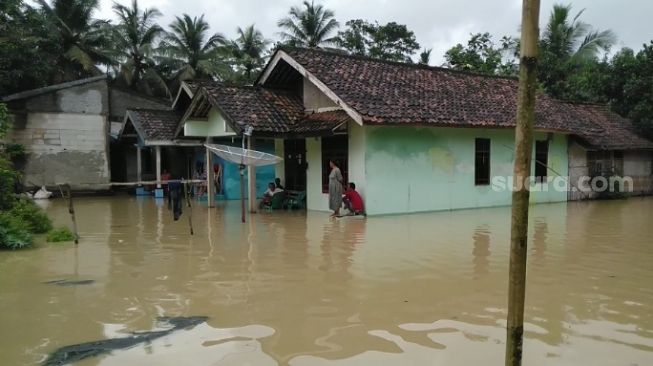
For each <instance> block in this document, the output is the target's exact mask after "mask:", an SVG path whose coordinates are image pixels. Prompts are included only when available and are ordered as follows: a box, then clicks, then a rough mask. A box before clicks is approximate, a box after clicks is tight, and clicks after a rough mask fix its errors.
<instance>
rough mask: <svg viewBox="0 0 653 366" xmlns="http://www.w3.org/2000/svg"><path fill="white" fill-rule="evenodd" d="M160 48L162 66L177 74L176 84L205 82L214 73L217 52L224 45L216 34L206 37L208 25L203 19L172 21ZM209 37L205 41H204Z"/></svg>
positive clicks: (186, 17) (176, 19)
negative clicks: (196, 79) (189, 80)
mask: <svg viewBox="0 0 653 366" xmlns="http://www.w3.org/2000/svg"><path fill="white" fill-rule="evenodd" d="M170 29H171V31H170V32H168V33H167V34H166V36H165V38H164V40H163V42H162V43H161V46H160V47H159V52H160V53H161V54H162V55H163V57H161V62H162V63H163V64H165V65H169V67H171V68H172V69H173V70H175V72H176V74H177V75H176V79H177V81H182V80H188V79H193V78H207V77H209V76H211V75H213V74H214V73H215V72H216V67H215V62H214V60H215V54H216V52H215V51H216V48H217V47H218V46H219V45H221V44H224V43H225V38H224V36H222V35H221V34H219V33H215V34H213V35H210V36H209V35H208V32H209V24H208V23H207V22H206V21H205V20H204V15H202V16H200V17H199V18H198V17H194V18H191V17H190V16H189V15H188V14H184V15H183V16H182V17H175V20H174V21H173V22H172V24H170ZM207 37H208V38H207Z"/></svg>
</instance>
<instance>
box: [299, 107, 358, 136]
mask: <svg viewBox="0 0 653 366" xmlns="http://www.w3.org/2000/svg"><path fill="white" fill-rule="evenodd" d="M350 120H351V117H349V115H348V114H347V113H346V112H345V111H343V110H336V111H326V112H316V113H311V114H308V115H306V116H305V117H304V119H302V120H301V121H300V122H299V123H295V124H294V125H293V126H292V131H293V132H295V133H299V134H301V133H307V132H324V133H328V132H333V131H334V130H335V129H337V128H339V127H342V126H344V124H345V123H347V122H348V121H350Z"/></svg>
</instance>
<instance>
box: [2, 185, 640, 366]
mask: <svg viewBox="0 0 653 366" xmlns="http://www.w3.org/2000/svg"><path fill="white" fill-rule="evenodd" d="M76 205H77V212H78V220H79V228H80V234H81V236H82V240H81V243H80V245H79V246H77V247H75V246H73V245H67V244H64V245H43V246H42V247H40V248H38V249H36V250H29V251H22V252H0V270H1V271H2V272H3V273H11V274H12V275H11V276H0V288H1V289H2V295H0V326H1V327H2V329H20V331H19V332H0V344H2V345H3V346H2V349H3V361H6V362H3V363H6V364H30V363H32V364H33V363H36V362H37V361H38V360H39V359H41V358H42V357H43V355H44V354H46V353H47V352H49V351H51V350H53V349H55V348H57V347H60V346H63V345H67V344H74V343H80V342H84V341H89V340H94V339H101V338H103V337H110V336H116V334H118V335H119V334H124V333H125V332H129V331H134V330H141V329H150V328H151V324H152V321H153V319H155V318H156V317H157V316H182V315H186V316H188V315H205V316H208V317H209V321H208V322H207V324H205V325H203V326H202V327H197V328H194V329H191V330H188V331H185V332H180V333H179V334H177V335H173V336H171V337H164V338H162V339H161V340H160V341H157V342H154V343H153V344H152V345H149V346H147V347H136V348H134V349H130V350H128V351H121V352H115V353H114V354H112V355H110V356H105V357H102V358H99V359H97V360H91V361H88V362H82V363H81V364H89V365H97V364H98V362H99V364H103V365H113V364H116V365H117V364H140V363H145V362H150V363H154V364H175V365H176V364H179V363H189V364H194V365H195V364H196V365H204V364H206V365H209V364H211V365H213V364H215V365H222V364H239V365H240V364H247V363H249V364H256V365H265V364H271V365H272V364H282V365H283V364H292V365H319V364H343V365H350V364H370V365H371V364H373V365H383V364H392V365H396V364H434V365H468V364H499V363H501V362H502V358H503V350H504V346H503V344H502V343H503V339H504V337H505V331H504V328H503V325H504V319H505V307H506V292H507V263H508V247H509V230H508V229H509V219H510V217H509V216H510V212H509V209H508V208H495V209H485V210H468V211H456V212H443V213H435V214H422V215H410V216H397V217H378V218H368V219H367V220H363V219H359V218H343V219H339V220H329V219H328V217H327V216H328V215H326V214H322V213H315V212H309V213H306V214H304V213H299V212H283V211H281V212H273V213H267V212H266V213H260V214H257V215H253V216H251V217H248V222H247V224H246V225H242V224H241V223H240V212H239V206H238V204H237V203H235V204H232V203H223V202H221V203H219V204H218V207H216V208H213V209H210V210H209V209H207V208H206V207H205V206H200V205H196V206H194V207H193V226H194V228H195V235H193V236H190V235H189V226H188V220H187V215H188V213H189V212H188V210H187V208H186V207H184V214H183V216H182V218H181V219H180V220H178V221H174V220H173V218H172V213H171V212H170V211H168V210H167V208H166V206H165V205H159V204H158V203H157V201H155V200H153V199H151V198H127V197H114V198H100V199H79V200H78V201H77V203H76ZM48 210H49V212H50V213H52V214H53V215H54V216H55V217H56V221H57V224H59V225H60V224H66V223H68V222H69V220H70V218H69V216H68V213H67V209H66V206H65V202H63V201H53V202H51V204H50V207H49V208H48ZM651 219H653V199H630V200H628V201H614V202H583V203H570V204H552V205H537V206H533V211H532V220H531V227H530V229H529V232H530V234H531V240H530V243H529V245H530V250H529V272H528V275H527V281H528V289H527V304H526V319H525V321H526V329H525V331H526V333H525V334H526V341H525V349H526V359H525V363H527V364H530V365H546V364H556V365H574V364H593V365H613V364H640V365H643V364H649V363H650V360H651V359H652V357H653V315H651V312H650V311H649V310H650V308H651V305H653V290H652V289H651V287H650V283H651V282H652V280H653V270H652V269H651V266H650V263H651V261H652V260H653V248H652V247H651V246H650V237H651V235H652V234H653V228H652V226H651V225H650V222H651ZM58 278H73V279H74V278H79V279H85V278H88V279H94V280H96V283H95V284H93V285H89V286H79V287H60V286H48V285H43V284H42V283H41V282H43V281H46V280H52V279H58Z"/></svg>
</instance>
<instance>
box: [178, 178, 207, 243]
mask: <svg viewBox="0 0 653 366" xmlns="http://www.w3.org/2000/svg"><path fill="white" fill-rule="evenodd" d="M184 197H185V198H186V205H187V206H188V226H189V227H190V235H193V207H192V206H191V203H190V197H189V196H188V184H187V183H186V182H184ZM209 225H211V223H209Z"/></svg>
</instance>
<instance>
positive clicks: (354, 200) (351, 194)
mask: <svg viewBox="0 0 653 366" xmlns="http://www.w3.org/2000/svg"><path fill="white" fill-rule="evenodd" d="M342 202H343V203H344V204H345V208H346V209H347V210H348V211H349V212H350V215H365V207H364V206H363V198H362V197H361V195H360V194H358V192H356V184H354V183H351V182H350V183H349V187H348V188H347V190H346V191H345V194H344V195H343V197H342Z"/></svg>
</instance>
